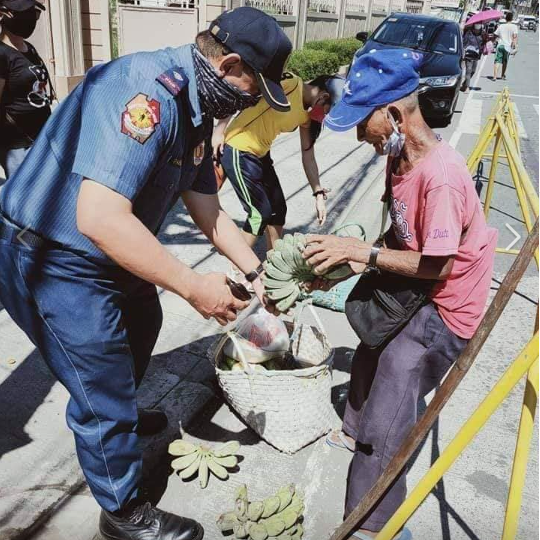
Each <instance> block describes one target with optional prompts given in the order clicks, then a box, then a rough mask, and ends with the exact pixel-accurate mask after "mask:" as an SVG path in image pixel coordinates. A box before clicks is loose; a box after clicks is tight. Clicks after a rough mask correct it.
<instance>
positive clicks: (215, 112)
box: [193, 47, 261, 119]
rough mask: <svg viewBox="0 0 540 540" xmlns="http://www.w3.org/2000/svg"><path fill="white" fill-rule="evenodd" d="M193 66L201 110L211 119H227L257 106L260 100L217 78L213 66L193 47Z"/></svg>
mask: <svg viewBox="0 0 540 540" xmlns="http://www.w3.org/2000/svg"><path fill="white" fill-rule="evenodd" d="M193 66H194V68H195V77H196V79H197V90H198V94H199V100H200V102H201V107H202V110H203V112H204V113H205V114H207V115H209V116H211V117H212V118H218V119H219V118H227V116H231V115H232V114H234V113H236V112H237V111H242V110H244V109H246V108H247V107H253V106H254V105H257V103H258V102H259V100H260V99H261V97H260V96H253V95H251V94H250V93H249V92H244V91H243V90H240V89H238V88H236V86H233V85H232V84H230V83H228V82H227V81H226V80H224V79H222V78H221V77H219V75H218V74H217V72H216V70H215V69H214V66H212V64H211V63H210V62H209V61H208V60H207V59H206V57H205V56H204V55H203V54H201V53H200V52H199V51H198V50H197V49H196V48H195V47H193Z"/></svg>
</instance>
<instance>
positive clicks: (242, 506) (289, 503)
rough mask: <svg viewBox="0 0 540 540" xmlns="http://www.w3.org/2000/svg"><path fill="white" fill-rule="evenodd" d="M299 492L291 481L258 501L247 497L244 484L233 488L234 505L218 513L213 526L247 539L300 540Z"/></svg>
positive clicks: (301, 514)
mask: <svg viewBox="0 0 540 540" xmlns="http://www.w3.org/2000/svg"><path fill="white" fill-rule="evenodd" d="M303 512H304V499H303V494H302V493H301V492H300V491H299V490H297V489H296V487H295V486H294V484H289V485H286V486H283V487H282V488H281V489H279V490H278V492H277V493H276V494H275V495H272V496H270V497H268V498H266V499H264V500H262V501H252V502H250V501H249V499H248V490H247V486H246V485H242V486H240V488H238V490H237V491H236V499H235V509H234V511H232V512H227V513H225V514H222V515H221V516H219V517H218V519H217V522H216V523H217V526H218V528H219V530H220V531H222V532H223V533H224V534H228V533H230V531H232V533H233V536H232V537H233V538H239V539H243V538H245V539H248V540H300V539H301V538H302V536H303V534H304V528H303V525H302V523H303V521H304V516H303Z"/></svg>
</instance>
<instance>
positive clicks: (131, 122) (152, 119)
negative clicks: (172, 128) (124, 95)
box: [121, 94, 160, 144]
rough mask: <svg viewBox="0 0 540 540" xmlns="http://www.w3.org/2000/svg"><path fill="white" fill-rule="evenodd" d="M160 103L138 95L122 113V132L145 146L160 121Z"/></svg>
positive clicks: (127, 104)
mask: <svg viewBox="0 0 540 540" xmlns="http://www.w3.org/2000/svg"><path fill="white" fill-rule="evenodd" d="M159 109H160V106H159V101H157V100H155V99H148V96H147V95H146V94H137V95H136V96H135V97H134V98H133V99H131V100H130V101H128V102H127V103H126V110H125V111H124V112H123V113H122V122H121V124H122V125H121V131H122V133H124V135H127V136H128V137H131V138H132V139H135V140H136V141H137V142H139V143H141V144H144V143H145V142H146V141H147V140H148V139H149V138H150V137H151V136H152V134H153V133H154V132H155V131H156V126H157V125H158V124H159V121H160V110H159Z"/></svg>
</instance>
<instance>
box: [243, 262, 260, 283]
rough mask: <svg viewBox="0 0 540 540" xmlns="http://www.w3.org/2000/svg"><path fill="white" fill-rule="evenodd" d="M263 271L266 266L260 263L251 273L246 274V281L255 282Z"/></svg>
mask: <svg viewBox="0 0 540 540" xmlns="http://www.w3.org/2000/svg"><path fill="white" fill-rule="evenodd" d="M263 272H264V267H263V265H262V264H259V266H257V268H255V270H252V271H251V272H249V274H245V275H244V277H245V278H246V281H248V282H249V283H253V282H254V281H255V280H256V279H257V278H258V277H259V276H260V275H261V274H262V273H263Z"/></svg>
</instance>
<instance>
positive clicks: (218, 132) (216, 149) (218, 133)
mask: <svg viewBox="0 0 540 540" xmlns="http://www.w3.org/2000/svg"><path fill="white" fill-rule="evenodd" d="M231 118H232V116H227V118H222V119H220V120H218V123H217V124H216V125H215V126H214V132H213V133H212V149H213V156H214V159H215V160H216V161H219V159H220V157H221V155H222V154H223V145H224V144H225V130H226V129H227V126H228V125H229V122H230V120H231Z"/></svg>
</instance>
